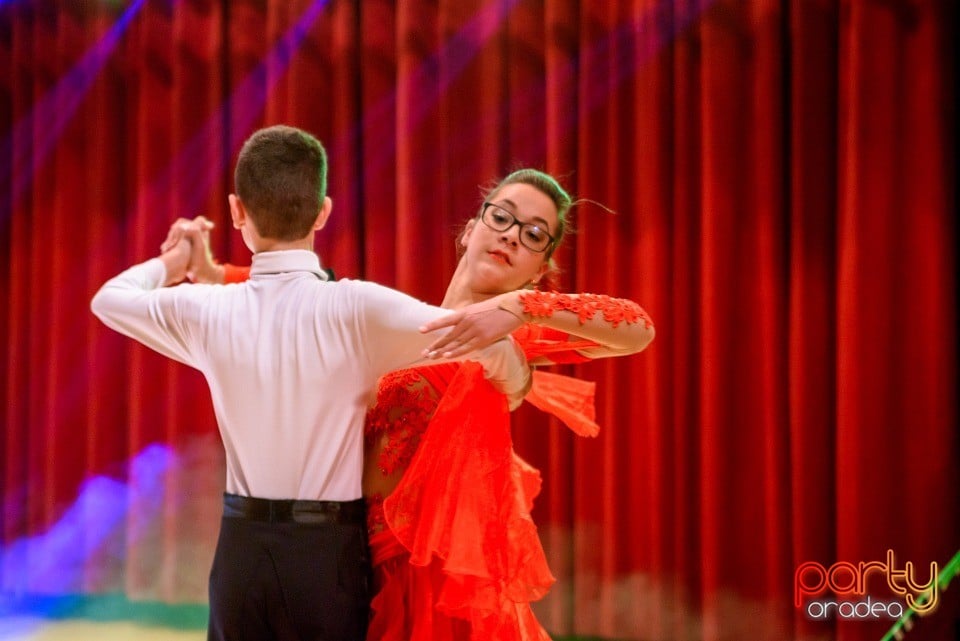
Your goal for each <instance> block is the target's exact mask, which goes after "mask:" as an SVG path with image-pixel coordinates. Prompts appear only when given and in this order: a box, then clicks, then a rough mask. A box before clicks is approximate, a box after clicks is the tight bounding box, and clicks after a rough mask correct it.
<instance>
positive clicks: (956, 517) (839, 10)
mask: <svg viewBox="0 0 960 641" xmlns="http://www.w3.org/2000/svg"><path fill="white" fill-rule="evenodd" d="M955 18H956V8H955V7H954V5H953V3H948V2H937V1H935V0H842V1H838V0H791V1H775V0H745V1H739V0H736V1H735V0H676V1H673V2H668V1H666V0H617V1H614V2H605V3H597V2H580V1H576V0H546V1H533V0H489V1H481V0H471V1H470V2H463V1H460V0H444V1H441V2H426V1H419V0H417V1H411V2H402V3H393V2H387V1H385V0H371V1H369V2H368V1H365V2H355V1H347V0H314V1H310V0H295V1H292V2H279V1H274V0H266V1H264V0H239V1H236V2H225V1H219V0H204V1H202V2H177V1H175V2H161V1H159V0H157V1H154V0H145V1H144V0H138V1H127V2H86V3H74V2H68V1H67V0H60V1H57V2H46V3H41V2H32V1H29V0H19V1H13V2H5V3H2V4H0V70H2V72H0V163H2V165H3V169H2V171H0V295H2V300H3V301H4V306H3V308H2V310H0V332H2V335H3V337H4V341H3V349H2V359H0V373H2V377H3V378H2V385H0V401H2V404H3V410H2V414H0V416H2V417H3V418H2V420H3V437H2V439H0V461H2V467H0V479H2V481H0V482H2V488H3V495H2V501H3V503H2V505H3V509H2V512H0V552H2V557H0V593H40V594H77V593H90V594H98V593H107V592H123V593H125V594H126V595H127V596H128V597H129V598H131V599H147V600H162V601H168V602H174V603H203V602H205V599H206V577H207V572H208V570H209V563H210V560H211V559H212V552H213V546H214V544H215V539H216V531H217V527H218V519H219V509H220V508H219V503H220V492H221V491H222V483H223V456H222V453H221V451H220V447H221V446H220V442H219V437H218V436H217V432H216V424H215V421H214V417H213V412H212V407H211V403H210V400H209V395H208V393H207V389H206V384H205V382H204V380H203V377H202V376H201V375H200V374H199V373H197V372H195V371H192V370H189V369H188V368H185V367H183V366H181V365H178V364H175V363H172V362H169V361H167V360H165V359H163V358H162V357H160V356H159V355H157V354H154V353H152V352H149V351H148V350H146V349H144V348H142V347H140V346H139V345H136V344H134V343H133V342H132V341H129V340H127V339H124V338H122V337H120V336H119V335H116V334H114V333H112V332H110V331H109V330H107V329H106V328H105V327H103V326H102V325H101V324H100V323H99V322H98V321H96V319H95V318H93V316H92V315H91V314H90V313H89V300H90V298H91V297H92V295H93V293H94V292H95V291H96V289H97V288H98V287H99V286H100V285H101V284H102V283H103V282H104V281H105V280H106V279H107V278H109V277H110V276H112V275H114V274H116V273H118V272H119V271H120V270H122V269H124V268H125V267H127V266H129V265H130V264H132V263H134V262H139V261H141V260H145V259H146V258H149V257H151V256H154V255H156V253H157V251H158V248H159V245H160V242H161V241H162V240H163V237H164V235H165V233H166V229H167V227H168V226H169V224H170V223H171V222H172V221H173V220H174V219H175V218H177V217H179V216H183V217H188V218H192V217H194V216H196V215H198V214H203V215H206V216H207V217H208V218H210V219H212V220H213V221H214V222H215V224H216V227H215V229H214V230H213V232H212V247H213V251H214V253H215V255H216V256H217V258H218V259H220V260H223V261H229V262H232V263H235V264H248V262H249V252H248V250H247V249H246V248H245V247H244V244H243V242H242V240H241V238H240V236H239V234H237V233H236V232H235V230H233V229H232V226H231V224H230V219H229V215H228V209H227V206H226V196H227V194H228V193H229V192H230V190H231V189H232V170H233V163H234V162H235V159H236V155H237V153H238V151H239V148H240V145H241V144H242V142H243V140H244V139H245V138H246V137H247V135H249V133H250V132H251V131H252V130H253V129H255V128H257V127H259V126H262V125H265V124H274V123H287V124H291V125H296V126H300V127H303V128H305V129H307V130H310V131H311V132H313V133H314V134H316V135H317V136H318V137H319V138H320V139H321V140H322V141H324V143H325V145H326V147H327V150H328V153H329V156H330V177H329V193H330V196H331V197H332V198H333V200H334V210H333V215H332V217H331V219H330V222H329V223H328V225H327V227H326V228H325V229H324V230H323V231H322V232H321V233H320V234H319V236H318V240H317V251H318V253H319V254H320V256H321V259H322V261H323V263H324V265H325V266H328V267H332V268H333V269H334V270H335V271H336V273H337V275H338V276H339V277H348V278H369V279H371V280H375V281H377V282H381V283H384V284H386V285H390V286H393V287H397V288H398V289H401V290H403V291H406V292H408V293H410V294H412V295H414V296H417V297H419V298H421V299H423V300H426V301H428V302H432V303H439V302H440V300H441V299H442V296H443V293H444V290H445V287H446V283H447V281H448V279H449V277H450V275H451V274H452V273H453V269H454V267H455V265H456V261H457V256H458V254H457V246H456V238H457V234H458V232H459V230H460V229H461V228H462V226H463V225H464V224H465V222H466V221H467V220H468V219H469V218H470V217H471V216H473V215H475V213H476V212H477V209H478V207H479V205H480V188H481V186H484V185H488V184H490V183H491V182H492V181H493V180H494V179H495V178H498V177H501V176H503V175H505V174H506V173H508V172H509V171H510V170H511V169H514V168H516V167H518V166H534V167H538V168H542V169H545V170H547V171H549V172H551V173H553V174H554V175H556V176H558V177H559V178H560V179H561V180H562V182H564V184H566V185H567V186H568V187H569V188H570V189H571V191H572V192H573V193H574V194H575V195H576V196H577V197H580V198H582V199H584V201H583V202H582V203H581V204H579V205H578V206H577V207H576V208H575V209H574V214H573V221H572V222H573V227H574V229H575V230H576V233H575V234H573V235H572V236H570V237H569V238H568V240H567V242H566V244H565V245H564V246H563V247H561V248H560V249H559V250H558V252H557V254H556V259H557V262H558V263H559V266H560V268H561V271H560V275H559V278H558V281H559V285H560V287H561V288H562V289H565V290H570V291H591V292H597V293H607V294H610V295H614V296H621V297H626V298H631V299H634V300H636V301H638V302H640V303H641V304H642V305H643V306H644V307H645V308H646V309H647V310H648V311H649V312H650V314H651V316H652V317H653V319H654V321H655V323H656V326H657V338H656V340H655V341H654V343H653V344H652V346H651V347H650V348H649V349H648V350H647V351H646V352H644V353H642V354H639V355H635V356H630V357H627V358H621V359H613V360H609V361H603V362H595V363H588V364H584V365H577V366H563V367H561V368H559V369H560V370H561V371H563V372H564V373H568V374H575V375H577V376H581V377H583V378H586V379H589V380H593V381H596V382H597V384H598V398H597V409H598V422H599V423H600V424H601V426H602V428H603V429H602V432H601V434H600V436H599V437H597V438H596V439H589V440H585V439H576V438H574V437H572V436H571V435H570V434H569V433H568V432H567V431H566V430H565V429H564V428H563V427H562V426H561V425H559V424H556V422H555V421H550V420H548V419H547V418H545V417H544V416H542V415H540V414H539V413H538V412H536V411H535V410H533V409H532V408H530V407H522V408H521V409H520V410H518V412H517V413H516V414H515V416H514V418H515V428H514V440H515V445H516V448H517V450H518V451H519V453H520V454H521V455H522V456H523V457H524V458H525V459H527V460H529V461H530V462H531V463H532V464H534V465H535V466H536V467H538V468H539V469H540V470H541V471H542V473H543V476H544V488H543V492H542V494H541V495H540V497H539V498H538V502H537V504H536V507H535V513H534V517H535V520H536V521H537V523H538V526H539V529H540V533H541V536H542V538H543V541H544V546H545V548H546V551H547V555H548V559H549V562H550V566H551V568H552V570H553V572H554V574H555V575H556V576H557V578H558V582H557V584H556V585H555V586H554V588H553V589H552V590H551V592H550V593H549V594H548V595H547V596H546V597H545V598H544V599H543V600H542V601H541V602H539V603H537V604H536V611H537V614H538V616H539V617H540V619H541V620H542V622H543V624H544V625H545V627H546V628H547V629H548V630H550V631H551V632H552V633H555V634H558V635H584V636H591V635H592V636H600V637H603V638H610V639H614V638H615V639H635V640H638V641H639V640H668V639H669V640H690V641H693V640H703V641H726V640H731V641H732V640H741V639H759V640H763V639H769V640H777V641H781V640H784V639H796V640H797V641H800V640H808V639H811V640H812V639H817V640H820V639H837V640H843V641H854V640H861V639H862V640H864V641H866V640H875V639H879V638H880V637H881V636H882V634H883V632H884V631H885V630H886V629H887V628H888V627H889V626H890V623H891V622H890V620H889V619H884V620H873V621H844V620H840V619H838V618H837V617H835V616H834V617H831V618H829V619H828V620H827V621H819V620H813V619H811V618H810V616H808V614H807V613H806V612H805V610H804V608H803V607H798V606H797V604H796V603H795V594H794V592H795V579H796V577H795V571H796V570H797V568H798V567H800V566H801V565H802V564H804V563H807V562H816V563H820V564H822V565H823V566H825V567H829V566H830V565H831V564H834V563H837V562H848V563H852V564H854V565H856V564H858V563H861V562H863V563H868V562H874V561H876V562H880V561H885V560H886V554H887V551H888V550H892V551H893V552H894V553H895V555H896V559H897V562H898V563H899V564H900V565H901V566H902V564H903V563H905V562H907V561H910V562H912V563H913V564H914V565H915V567H916V568H917V573H918V576H919V577H920V578H921V579H923V578H925V577H926V575H927V568H928V566H929V564H930V563H931V562H937V563H940V564H941V566H942V564H943V563H945V562H946V561H947V560H948V559H949V558H950V557H951V556H952V555H953V554H954V553H956V552H957V549H958V548H960V512H958V510H957V507H956V506H957V505H960V474H958V468H957V461H958V460H960V437H958V429H957V426H958V416H957V399H956V389H957V382H958V381H957V367H956V364H957V347H958V346H957V340H956V329H955V326H956V322H957V283H956V280H955V276H954V273H955V271H956V267H957V265H956V263H957V258H956V244H955V238H956V232H957V229H956V206H957V203H956V183H955V176H956V170H957V162H956V146H955V142H954V138H955V135H956V130H955V129H956V127H955V124H954V123H955V120H956V94H955V91H954V89H953V87H952V85H951V84H950V82H949V79H950V78H952V75H953V73H954V72H955V53H956V50H955V44H954V43H953V42H952V40H951V36H952V32H951V30H950V26H949V25H952V23H953V21H954V20H955ZM867 587H868V588H870V589H869V590H868V594H869V595H870V596H871V597H872V598H874V600H876V599H881V600H885V601H890V600H891V599H893V598H895V597H896V595H893V594H892V593H891V592H890V590H889V589H888V588H887V587H886V586H885V584H884V583H883V581H882V579H881V578H880V577H879V576H875V577H873V578H872V579H871V580H870V581H868V583H867ZM957 590H958V588H955V587H953V586H951V588H950V590H949V591H948V592H946V593H944V594H943V595H941V596H942V604H941V609H940V610H939V611H937V612H935V613H934V614H931V615H929V616H927V617H922V618H920V619H919V620H918V621H917V622H916V625H917V629H916V631H915V632H914V633H913V634H914V637H915V638H918V639H920V638H922V639H932V640H934V641H939V640H941V639H943V640H944V641H945V640H946V639H949V638H952V637H951V636H950V635H951V633H952V631H953V630H955V627H954V626H956V625H957V621H958V619H960V600H958V599H957V598H956V595H955V594H953V593H955V592H957ZM819 598H837V599H840V598H841V597H840V596H838V595H835V594H831V593H829V592H828V593H826V594H823V595H821V596H820V597H819ZM856 598H859V597H856ZM807 600H809V599H807ZM910 638H911V637H910V636H908V637H907V639H908V640H909V639H910Z"/></svg>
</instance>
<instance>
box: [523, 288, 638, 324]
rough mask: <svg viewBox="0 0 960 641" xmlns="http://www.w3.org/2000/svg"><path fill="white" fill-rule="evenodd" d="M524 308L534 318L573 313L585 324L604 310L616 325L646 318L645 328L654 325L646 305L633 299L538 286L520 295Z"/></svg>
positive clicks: (611, 322)
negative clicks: (640, 304)
mask: <svg viewBox="0 0 960 641" xmlns="http://www.w3.org/2000/svg"><path fill="white" fill-rule="evenodd" d="M520 302H521V303H522V304H523V311H524V312H526V313H527V314H530V315H531V316H534V317H539V318H548V317H550V316H553V313H554V312H556V311H567V312H573V313H574V314H576V315H577V319H578V320H579V321H580V324H581V325H583V324H584V323H586V322H587V321H588V320H590V319H591V318H593V317H594V316H595V315H596V313H597V312H598V311H599V312H602V313H603V320H605V321H607V322H608V323H610V324H611V325H613V326H614V327H617V326H619V325H620V323H623V322H625V323H627V324H628V325H630V324H633V323H636V322H638V321H641V320H642V321H643V323H644V326H645V327H650V326H652V325H653V321H652V320H651V318H650V316H648V315H647V312H645V311H644V309H643V308H642V307H640V306H639V305H637V304H636V303H635V302H633V301H632V300H626V299H623V298H612V297H610V296H604V295H602V294H576V295H571V294H560V293H558V292H542V291H540V290H538V289H534V290H531V291H528V292H523V293H521V294H520Z"/></svg>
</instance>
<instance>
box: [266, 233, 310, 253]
mask: <svg viewBox="0 0 960 641" xmlns="http://www.w3.org/2000/svg"><path fill="white" fill-rule="evenodd" d="M287 249H306V250H307V251H313V235H312V234H311V237H310V238H301V239H299V240H274V239H272V238H258V239H257V241H256V243H255V245H254V247H253V253H254V254H259V253H261V252H277V251H284V250H287Z"/></svg>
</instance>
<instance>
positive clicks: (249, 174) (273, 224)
mask: <svg viewBox="0 0 960 641" xmlns="http://www.w3.org/2000/svg"><path fill="white" fill-rule="evenodd" d="M233 179H234V183H235V185H236V190H237V195H238V196H239V197H240V200H241V201H243V205H244V207H245V208H246V210H247V214H248V215H249V216H250V218H252V219H253V223H254V224H255V225H256V227H257V231H258V232H259V233H260V235H261V236H262V237H264V238H270V239H273V240H284V241H287V240H298V239H300V238H303V237H304V236H306V235H307V233H308V232H309V231H310V228H311V227H312V226H313V223H314V222H315V221H316V219H317V214H318V213H319V212H320V205H321V204H322V203H323V199H324V198H325V197H326V195H327V152H326V151H325V150H324V148H323V145H322V144H320V141H319V140H317V139H316V138H315V137H314V136H312V135H310V134H309V133H307V132H305V131H303V130H301V129H297V128H296V127H289V126H287V125H274V126H272V127H267V128H265V129H260V130H258V131H256V132H254V134H253V135H252V136H250V137H249V138H248V139H247V141H246V142H245V143H243V148H242V149H241V150H240V157H239V158H238V159H237V167H236V170H235V171H234V175H233Z"/></svg>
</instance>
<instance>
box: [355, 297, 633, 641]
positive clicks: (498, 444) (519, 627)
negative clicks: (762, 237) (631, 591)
mask: <svg viewBox="0 0 960 641" xmlns="http://www.w3.org/2000/svg"><path fill="white" fill-rule="evenodd" d="M551 296H554V298H553V299H552V300H550V297H551ZM587 296H589V295H587ZM543 300H547V307H541V308H536V307H535V305H536V304H537V302H538V301H540V302H543ZM569 300H571V299H569V298H565V297H562V295H561V296H560V297H557V295H553V294H541V293H540V292H536V293H535V295H534V296H532V297H528V300H527V301H525V307H526V310H525V311H527V312H528V313H531V314H533V315H535V316H536V315H539V316H546V315H549V314H550V313H551V312H552V310H553V309H569V307H563V305H564V302H563V301H569ZM585 300H590V299H583V298H582V297H581V298H580V302H579V303H578V305H579V306H582V305H583V304H584V301H585ZM592 300H593V301H595V302H598V304H599V307H597V306H595V307H594V308H593V309H592V310H586V311H583V314H582V318H589V317H592V315H593V312H594V311H596V310H597V309H601V310H602V311H603V312H604V317H605V319H606V320H607V321H608V322H610V323H611V324H612V325H613V326H616V325H617V324H618V323H619V322H621V321H626V322H637V321H639V320H642V321H643V322H645V323H647V324H648V325H649V318H647V317H646V315H645V314H644V313H643V311H642V310H640V308H639V307H638V306H637V305H636V304H635V303H632V302H630V301H622V300H619V299H610V298H607V297H593V299H592ZM558 301H559V302H558ZM624 309H626V310H627V316H626V317H624V316H623V313H624ZM636 310H639V314H640V315H639V316H636V314H635V311H636ZM572 311H577V310H572ZM588 312H589V314H588ZM514 338H515V340H517V342H518V344H519V345H520V346H521V347H522V348H523V349H524V351H525V353H526V354H527V357H528V358H529V359H531V360H532V359H534V358H538V357H539V358H540V360H543V359H544V358H546V359H548V360H550V361H551V362H554V363H573V362H582V361H585V360H589V359H588V358H586V357H584V356H581V355H580V354H579V353H577V351H576V350H583V349H589V348H592V347H597V346H598V345H597V343H594V342H591V341H584V340H579V339H576V338H575V337H571V336H569V335H567V334H565V333H563V332H558V331H555V330H551V329H548V328H544V327H541V326H536V325H525V326H524V327H522V328H521V329H520V330H518V331H517V332H516V333H514ZM593 396H594V384H593V383H589V382H586V381H581V380H578V379H573V378H570V377H566V376H560V375H556V374H548V373H543V372H534V376H533V388H532V389H531V391H530V393H529V394H528V395H527V397H526V400H527V401H529V402H531V403H532V404H533V405H535V406H537V407H538V408H540V409H542V410H544V411H547V412H549V413H551V414H553V415H555V416H557V417H558V418H560V419H561V420H562V421H563V422H564V423H566V424H567V425H568V426H569V427H570V428H571V429H573V430H574V431H575V432H577V433H578V434H582V435H590V436H592V435H595V434H596V433H597V431H598V428H597V425H596V424H595V423H594V421H593V419H594V408H593ZM365 440H366V452H367V456H368V457H375V460H376V464H377V467H378V468H379V473H380V474H383V475H384V476H385V477H394V478H396V477H398V476H399V481H398V482H397V485H396V487H395V488H394V489H393V491H392V492H390V493H389V494H388V496H386V497H385V498H384V497H382V496H380V495H374V496H370V497H367V500H368V509H369V512H368V524H369V531H370V548H371V555H372V561H373V572H374V585H373V595H374V596H373V600H372V603H371V622H370V627H369V630H368V636H367V638H368V640H370V641H381V640H388V641H401V640H402V641H408V640H423V641H428V640H429V641H448V640H459V641H467V640H473V641H479V640H480V639H483V640H484V641H486V640H490V639H496V640H500V641H514V640H517V641H520V640H523V641H527V640H541V639H542V640H548V639H549V638H550V637H549V636H548V635H547V633H546V631H545V630H544V629H543V627H542V626H541V625H540V624H539V622H538V621H537V619H536V618H535V617H534V615H533V611H532V610H531V608H530V603H531V602H533V601H536V600H537V599H540V598H541V597H543V596H544V595H545V594H546V593H547V591H548V589H549V588H550V586H551V585H552V584H553V583H554V581H555V579H554V577H553V575H552V574H551V572H550V569H549V568H548V567H547V563H546V557H545V555H544V552H543V548H542V546H541V544H540V539H539V537H538V535H537V529H536V526H535V525H534V523H533V520H532V519H531V518H530V511H531V509H532V506H533V499H534V497H535V496H536V495H537V494H538V493H539V491H540V474H539V472H538V471H537V470H536V469H535V468H533V467H531V466H530V465H529V464H527V463H526V462H525V461H523V460H522V459H521V458H520V457H519V456H517V454H516V453H515V452H514V450H513V444H512V440H511V437H510V416H509V411H508V408H507V402H506V399H505V397H504V396H503V395H502V394H500V393H499V392H497V390H495V389H494V388H493V386H492V385H491V384H490V383H489V382H488V381H486V379H484V377H483V371H482V369H481V367H480V366H479V365H478V364H476V363H471V362H466V363H443V364H439V365H433V366H426V367H417V368H412V369H406V370H401V371H398V372H392V373H390V374H388V375H386V376H384V377H383V378H382V379H381V382H380V387H379V390H378V395H377V402H376V405H375V406H374V407H373V408H372V409H371V410H370V412H369V413H368V414H367V423H366V430H365ZM369 460H374V459H369Z"/></svg>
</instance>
